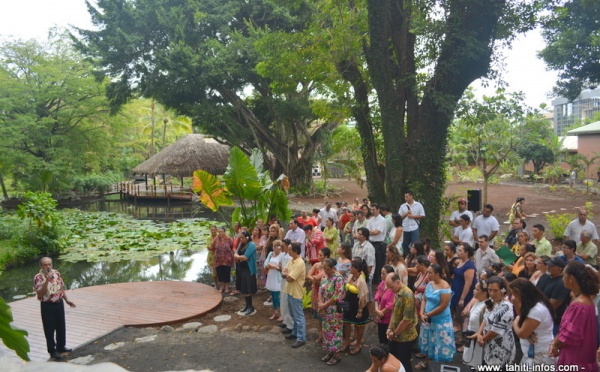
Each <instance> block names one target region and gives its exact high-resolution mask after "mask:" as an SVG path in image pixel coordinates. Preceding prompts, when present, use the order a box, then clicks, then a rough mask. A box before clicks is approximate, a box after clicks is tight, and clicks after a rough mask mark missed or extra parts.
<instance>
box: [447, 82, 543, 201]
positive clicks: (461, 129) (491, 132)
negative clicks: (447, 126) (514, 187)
mask: <svg viewBox="0 0 600 372" xmlns="http://www.w3.org/2000/svg"><path fill="white" fill-rule="evenodd" d="M456 115H457V116H458V120H456V121H455V122H454V126H453V128H452V135H451V137H450V138H451V140H450V142H449V148H450V152H449V155H450V158H455V157H457V158H459V157H460V156H463V157H464V156H466V157H467V159H472V161H473V162H474V163H475V164H476V165H477V167H478V168H479V170H480V171H481V174H482V176H483V182H484V186H483V202H484V203H486V202H487V184H488V183H489V181H490V178H491V177H492V176H493V175H494V174H495V173H496V172H497V171H498V170H499V169H500V168H501V167H507V166H508V164H515V163H516V162H517V150H518V149H519V148H521V147H522V146H523V145H524V144H526V143H528V142H529V141H532V140H533V139H534V138H535V137H534V135H533V134H531V133H537V131H538V129H539V128H542V127H544V125H546V124H545V123H546V121H545V120H542V119H543V118H542V117H541V115H540V114H539V113H537V112H528V109H527V108H524V104H523V97H522V94H520V93H518V94H517V93H512V94H507V93H505V92H503V91H501V90H499V91H497V92H496V95H494V96H491V97H487V96H484V97H483V100H482V101H481V102H480V101H478V100H476V99H475V96H474V94H473V92H472V91H470V90H469V91H467V92H466V93H465V95H464V97H463V99H462V100H461V101H460V102H459V104H458V108H457V111H456ZM461 154H462V155H461Z"/></svg>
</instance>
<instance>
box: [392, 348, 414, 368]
mask: <svg viewBox="0 0 600 372" xmlns="http://www.w3.org/2000/svg"><path fill="white" fill-rule="evenodd" d="M414 343H415V340H412V341H407V342H397V341H390V343H389V347H390V353H391V354H392V355H393V356H395V357H396V358H398V360H399V361H400V363H402V365H403V366H404V369H406V372H412V370H413V369H412V362H411V361H410V357H411V352H412V347H413V344H414Z"/></svg>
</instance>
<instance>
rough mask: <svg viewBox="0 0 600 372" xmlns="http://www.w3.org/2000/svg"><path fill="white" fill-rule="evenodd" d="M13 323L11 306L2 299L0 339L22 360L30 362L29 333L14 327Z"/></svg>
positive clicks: (0, 306) (0, 305) (0, 300)
mask: <svg viewBox="0 0 600 372" xmlns="http://www.w3.org/2000/svg"><path fill="white" fill-rule="evenodd" d="M12 321H13V316H12V311H11V309H10V306H8V304H6V302H4V299H3V298H2V297H0V338H1V339H2V342H3V343H4V345H6V347H7V348H9V349H11V350H14V351H15V352H16V353H17V355H18V356H19V357H20V358H21V359H23V360H26V361H29V356H27V354H28V353H29V342H27V338H26V337H27V335H28V333H27V331H24V330H22V329H18V328H15V327H14V326H12V325H11V323H12Z"/></svg>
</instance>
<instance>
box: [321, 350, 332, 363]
mask: <svg viewBox="0 0 600 372" xmlns="http://www.w3.org/2000/svg"><path fill="white" fill-rule="evenodd" d="M333 354H335V353H334V352H333V351H331V352H329V353H328V354H327V355H325V356H324V357H323V358H321V362H329V359H331V358H333Z"/></svg>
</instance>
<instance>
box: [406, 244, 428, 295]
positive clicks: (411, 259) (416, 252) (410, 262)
mask: <svg viewBox="0 0 600 372" xmlns="http://www.w3.org/2000/svg"><path fill="white" fill-rule="evenodd" d="M405 253H406V252H405ZM419 256H425V248H424V246H423V243H421V241H420V240H417V241H416V242H414V243H412V244H411V246H410V248H409V251H408V255H406V260H405V261H406V262H405V263H406V269H407V270H408V288H410V289H413V288H414V284H415V280H416V278H417V269H416V266H417V257H419ZM425 258H427V256H425Z"/></svg>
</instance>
